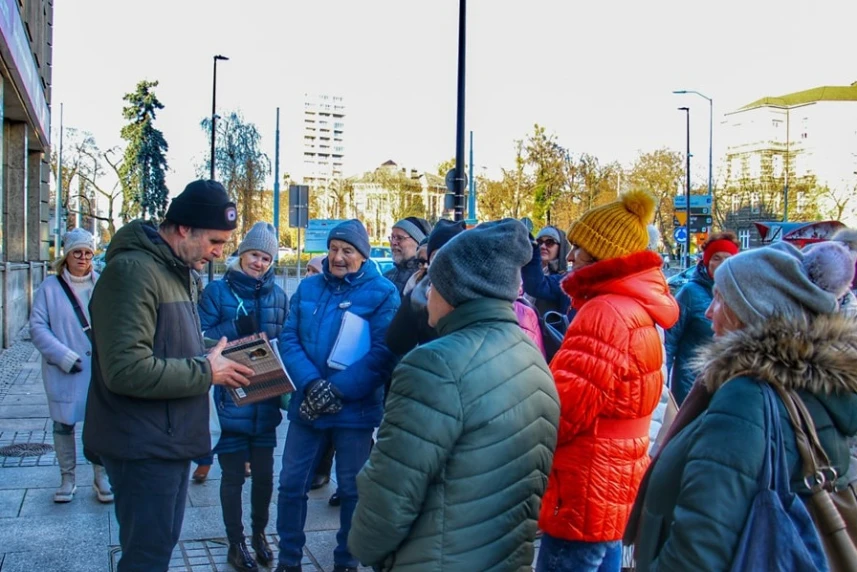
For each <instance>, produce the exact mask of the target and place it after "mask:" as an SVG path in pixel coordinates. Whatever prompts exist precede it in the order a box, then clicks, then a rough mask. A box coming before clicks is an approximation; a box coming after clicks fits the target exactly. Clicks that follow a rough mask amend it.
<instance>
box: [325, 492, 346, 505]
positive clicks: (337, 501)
mask: <svg viewBox="0 0 857 572" xmlns="http://www.w3.org/2000/svg"><path fill="white" fill-rule="evenodd" d="M327 504H329V505H330V506H339V505H341V504H342V499H341V498H339V491H336V492H335V493H333V494H332V495H330V498H329V499H327Z"/></svg>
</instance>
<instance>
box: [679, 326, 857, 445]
mask: <svg viewBox="0 0 857 572" xmlns="http://www.w3.org/2000/svg"><path fill="white" fill-rule="evenodd" d="M692 365H693V368H694V369H695V370H696V371H699V372H701V374H700V382H701V383H702V384H703V385H704V386H705V387H706V388H707V389H708V391H709V392H710V393H714V392H716V391H717V390H718V389H720V388H721V387H722V386H723V385H724V384H725V383H727V382H728V381H729V380H731V379H734V378H736V377H742V376H749V377H755V378H757V379H761V380H764V381H766V382H767V383H770V384H771V385H777V386H781V387H783V388H784V389H787V390H788V389H794V390H796V391H807V392H809V393H812V394H814V395H815V396H816V397H818V399H819V400H820V401H821V402H822V403H823V404H824V405H825V407H826V408H827V409H828V411H830V413H831V417H832V418H833V420H834V423H836V424H837V425H838V426H839V427H840V428H842V429H843V430H844V432H845V433H846V434H853V433H854V432H855V431H857V322H855V321H854V320H853V319H850V318H848V317H846V316H843V315H841V314H828V315H821V316H817V317H815V318H813V319H811V320H806V321H803V322H796V321H795V320H785V319H782V318H774V319H772V320H768V321H766V322H763V323H760V324H754V325H751V326H748V327H746V328H744V329H743V330H739V331H736V332H730V333H729V334H727V335H725V336H722V337H719V338H714V340H713V341H712V342H711V343H710V344H707V345H706V346H704V347H703V348H702V349H701V350H700V351H699V353H698V355H697V358H696V359H695V360H694V361H693V364H692Z"/></svg>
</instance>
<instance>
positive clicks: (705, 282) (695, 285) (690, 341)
mask: <svg viewBox="0 0 857 572" xmlns="http://www.w3.org/2000/svg"><path fill="white" fill-rule="evenodd" d="M713 286H714V280H712V279H711V277H710V276H709V275H708V271H707V270H705V266H703V264H702V263H701V262H700V263H699V265H698V266H697V267H696V272H694V273H693V276H691V278H690V280H689V281H688V283H687V284H685V285H684V286H682V288H681V290H679V291H678V294H676V297H675V299H676V301H677V302H678V305H679V309H680V310H681V313H680V314H679V318H678V322H676V324H675V325H674V326H673V327H672V328H670V329H669V330H667V332H666V336H665V340H664V342H665V345H666V350H667V371H669V372H671V373H672V378H671V382H670V388H671V389H672V392H673V396H674V397H675V399H676V402H677V403H678V404H679V405H681V403H682V401H684V398H685V397H687V394H688V392H690V388H691V387H692V386H693V381H694V379H696V374H695V373H694V372H693V371H692V370H691V368H690V360H691V359H692V358H693V357H694V356H695V355H696V351H697V350H698V349H699V347H700V346H702V345H703V344H705V343H707V342H709V341H711V338H712V337H713V336H714V332H713V331H712V329H711V320H709V319H708V318H706V317H705V311H706V310H708V306H709V305H710V304H711V298H712V292H711V289H712V287H713Z"/></svg>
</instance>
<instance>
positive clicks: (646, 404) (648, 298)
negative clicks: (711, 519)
mask: <svg viewBox="0 0 857 572" xmlns="http://www.w3.org/2000/svg"><path fill="white" fill-rule="evenodd" d="M662 264H663V261H662V260H661V258H660V257H659V256H658V255H657V254H655V253H652V252H640V253H635V254H631V255H628V256H625V257H622V258H614V259H609V260H603V261H600V262H596V263H595V264H593V265H591V266H587V267H584V268H581V269H580V270H578V271H574V272H572V273H570V274H569V275H568V277H567V278H566V279H565V280H564V281H563V289H564V290H565V291H566V292H567V293H568V295H569V296H570V297H571V299H572V304H573V305H574V307H575V308H576V309H577V314H576V315H575V317H574V320H573V321H572V322H571V325H570V326H569V328H568V331H567V332H566V336H565V340H564V341H563V343H562V347H561V348H560V350H559V351H558V352H557V354H556V356H555V357H554V359H553V361H552V362H551V371H552V372H553V375H554V379H555V381H556V386H557V391H558V393H559V399H560V405H561V416H560V426H559V436H558V441H557V448H556V453H555V455H554V461H553V469H552V470H551V475H550V479H549V480H548V489H547V492H546V493H545V496H544V498H543V499H542V508H541V514H540V515H539V527H540V528H541V529H542V530H543V531H545V532H546V533H548V534H550V535H551V536H554V537H557V538H563V539H566V540H583V541H587V542H606V541H611V540H619V539H620V538H622V533H623V532H624V530H625V525H626V524H627V522H628V515H629V513H630V511H631V506H632V505H633V503H634V497H635V496H636V495H637V489H638V488H639V486H640V480H641V479H642V478H643V473H644V472H645V470H646V467H647V466H648V464H649V457H648V454H647V450H648V446H649V436H648V428H649V423H650V421H651V415H652V412H653V411H654V409H655V406H657V404H658V399H659V398H660V396H661V388H662V387H663V382H664V380H663V374H662V373H661V366H662V364H663V348H662V346H661V339H660V336H659V335H658V331H657V329H656V327H655V325H656V324H657V325H660V326H661V327H662V328H664V329H666V328H669V327H670V326H672V325H673V324H674V323H675V322H676V321H677V320H678V314H679V309H678V305H677V304H676V301H675V299H674V298H673V297H672V295H671V294H670V291H669V288H668V287H667V284H666V280H665V279H664V275H663V272H661V265H662Z"/></svg>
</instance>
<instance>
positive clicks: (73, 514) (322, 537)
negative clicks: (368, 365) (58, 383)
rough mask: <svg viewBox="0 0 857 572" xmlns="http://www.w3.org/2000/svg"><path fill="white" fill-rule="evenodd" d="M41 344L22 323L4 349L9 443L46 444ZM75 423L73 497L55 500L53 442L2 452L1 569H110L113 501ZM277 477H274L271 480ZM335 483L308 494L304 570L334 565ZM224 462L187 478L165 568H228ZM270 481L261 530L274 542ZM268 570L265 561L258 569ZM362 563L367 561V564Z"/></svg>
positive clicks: (0, 400)
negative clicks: (25, 451)
mask: <svg viewBox="0 0 857 572" xmlns="http://www.w3.org/2000/svg"><path fill="white" fill-rule="evenodd" d="M40 368H41V363H40V357H39V353H38V352H37V351H36V349H35V348H34V347H33V344H32V343H31V342H30V339H29V335H28V333H27V332H26V330H25V331H24V332H22V333H21V335H20V336H19V338H18V339H17V341H16V342H15V343H14V345H13V346H12V347H11V348H9V349H7V350H5V351H3V352H2V353H0V447H4V446H6V445H11V444H15V443H39V444H44V443H46V444H52V443H53V435H52V423H51V420H50V418H49V415H48V405H47V400H46V398H45V391H44V385H43V384H42V379H41V369H40ZM287 428H288V422H287V421H285V420H284V422H283V423H282V424H281V425H280V427H279V429H278V431H277V433H278V443H279V445H278V448H277V450H276V451H275V453H274V455H275V465H274V470H275V475H278V474H279V471H280V467H281V466H282V446H283V443H284V441H285V434H286V429H287ZM80 429H81V426H78V428H77V429H76V433H77V435H78V467H77V485H78V486H77V493H76V494H75V498H74V500H73V501H72V502H71V503H69V504H55V503H54V502H53V494H54V490H55V489H56V487H57V486H58V485H59V480H60V478H59V467H58V466H57V462H56V456H55V455H54V453H53V451H50V452H48V453H46V454H43V455H39V456H34V457H3V456H0V572H25V571H26V572H32V571H36V570H38V571H46V572H53V571H57V572H59V571H62V572H102V571H112V570H115V569H116V563H117V562H118V560H119V556H120V548H119V536H118V534H119V528H118V525H117V523H116V517H115V515H114V512H113V505H104V504H101V503H99V502H98V500H97V499H96V498H95V493H94V492H93V490H92V484H91V483H92V467H91V465H90V464H89V463H88V462H87V461H86V459H84V458H83V448H82V447H81V446H80V433H81V431H80ZM275 486H276V485H275ZM335 486H336V485H335V483H333V482H331V483H330V484H329V485H328V486H327V487H325V488H323V489H320V490H318V491H314V492H312V493H311V494H310V500H309V508H308V515H307V524H306V531H307V544H306V549H305V554H304V560H303V566H304V570H306V571H330V570H332V569H333V549H334V548H335V547H336V531H337V529H338V528H339V510H338V509H337V508H334V507H330V506H328V504H327V499H328V497H329V496H330V495H331V494H332V493H333V492H334V490H335ZM219 489H220V468H219V466H218V464H217V462H215V463H214V465H213V466H212V468H211V472H210V473H209V477H208V480H207V481H206V482H205V483H204V484H202V485H197V484H194V483H191V484H190V486H189V489H188V502H187V508H186V510H185V518H184V526H183V527H182V535H181V540H180V542H179V545H178V546H177V547H176V550H175V552H174V553H173V560H172V561H171V563H170V572H179V571H182V572H185V571H188V572H190V571H193V572H202V571H215V570H217V571H220V570H232V568H231V567H230V566H229V565H227V564H226V551H227V547H228V544H227V543H226V538H225V536H226V533H225V531H224V528H223V519H222V516H221V512H220V496H219ZM276 497H277V495H276V490H275V491H274V500H273V502H272V504H271V511H270V515H271V521H270V524H269V525H268V528H267V532H268V535H269V541H270V542H271V545H272V547H273V548H274V549H276V542H277V536H276V528H275V525H276V514H277V510H276ZM249 508H250V484H249V482H248V483H247V484H246V485H245V488H244V509H245V513H244V526H245V528H246V529H247V530H250V512H249ZM262 570H264V568H262ZM364 570H369V569H368V568H366V569H364Z"/></svg>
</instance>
